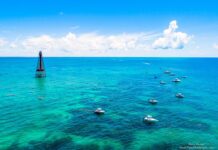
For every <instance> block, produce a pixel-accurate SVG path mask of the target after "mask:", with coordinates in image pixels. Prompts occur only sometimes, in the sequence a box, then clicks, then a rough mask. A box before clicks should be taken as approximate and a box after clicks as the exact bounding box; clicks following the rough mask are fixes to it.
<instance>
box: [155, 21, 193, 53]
mask: <svg viewBox="0 0 218 150" xmlns="http://www.w3.org/2000/svg"><path fill="white" fill-rule="evenodd" d="M177 29H178V25H177V21H176V20H173V21H171V22H170V24H169V27H168V28H167V29H165V30H164V31H163V37H160V38H158V39H157V40H155V41H154V43H153V45H152V47H153V48H155V49H182V48H184V46H185V45H186V44H188V42H189V41H190V39H191V36H189V35H188V34H187V33H183V32H177V31H176V30H177Z"/></svg>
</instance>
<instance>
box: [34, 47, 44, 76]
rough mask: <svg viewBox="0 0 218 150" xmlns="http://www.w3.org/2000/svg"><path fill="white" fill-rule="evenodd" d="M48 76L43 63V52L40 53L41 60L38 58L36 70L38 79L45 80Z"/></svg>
mask: <svg viewBox="0 0 218 150" xmlns="http://www.w3.org/2000/svg"><path fill="white" fill-rule="evenodd" d="M45 76H46V74H45V67H44V63H43V58H42V52H41V51H40V52H39V58H38V64H37V68H36V78H44V77H45Z"/></svg>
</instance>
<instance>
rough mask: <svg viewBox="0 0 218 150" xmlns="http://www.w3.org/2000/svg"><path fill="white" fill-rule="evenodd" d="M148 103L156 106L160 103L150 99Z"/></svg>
mask: <svg viewBox="0 0 218 150" xmlns="http://www.w3.org/2000/svg"><path fill="white" fill-rule="evenodd" d="M148 102H149V103H150V104H153V105H155V104H157V103H158V101H157V100H156V99H149V100H148Z"/></svg>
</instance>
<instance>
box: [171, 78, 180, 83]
mask: <svg viewBox="0 0 218 150" xmlns="http://www.w3.org/2000/svg"><path fill="white" fill-rule="evenodd" d="M172 82H176V83H178V82H181V80H180V79H179V78H175V79H174V80H173V81H172Z"/></svg>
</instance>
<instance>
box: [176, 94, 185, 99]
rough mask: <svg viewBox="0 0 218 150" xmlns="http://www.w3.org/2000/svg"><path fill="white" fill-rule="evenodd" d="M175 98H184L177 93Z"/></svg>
mask: <svg viewBox="0 0 218 150" xmlns="http://www.w3.org/2000/svg"><path fill="white" fill-rule="evenodd" d="M176 97H177V98H184V97H185V96H184V95H183V94H182V93H177V94H176Z"/></svg>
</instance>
